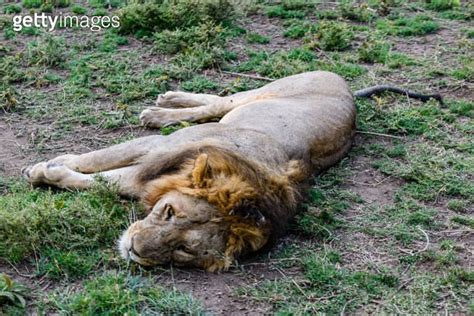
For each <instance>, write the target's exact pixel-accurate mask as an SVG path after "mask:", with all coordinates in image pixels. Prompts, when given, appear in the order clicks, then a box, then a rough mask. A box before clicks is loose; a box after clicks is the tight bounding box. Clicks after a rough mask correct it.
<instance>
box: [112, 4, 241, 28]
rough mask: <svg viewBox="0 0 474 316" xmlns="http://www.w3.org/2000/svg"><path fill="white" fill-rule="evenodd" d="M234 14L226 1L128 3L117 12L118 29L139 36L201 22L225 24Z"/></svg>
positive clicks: (233, 10) (186, 26) (231, 6)
mask: <svg viewBox="0 0 474 316" xmlns="http://www.w3.org/2000/svg"><path fill="white" fill-rule="evenodd" d="M235 14H236V11H235V7H234V5H232V4H231V2H230V1H229V0H203V1H200V3H199V5H196V3H195V2H194V1H193V0H177V1H167V2H164V3H162V4H159V3H155V2H153V1H145V3H135V2H132V3H130V4H129V5H127V6H125V7H123V8H122V9H120V11H119V16H120V30H121V31H122V32H124V33H131V34H136V35H140V36H144V35H151V34H152V33H153V32H159V31H163V30H175V29H177V28H181V29H186V28H188V27H192V26H196V25H199V24H202V23H204V22H214V23H216V24H218V23H229V22H230V21H231V19H232V17H234V16H235Z"/></svg>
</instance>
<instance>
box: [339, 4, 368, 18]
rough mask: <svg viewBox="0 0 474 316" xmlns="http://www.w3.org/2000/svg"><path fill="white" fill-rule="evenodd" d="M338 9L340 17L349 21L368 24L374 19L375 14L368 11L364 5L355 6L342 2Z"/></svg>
mask: <svg viewBox="0 0 474 316" xmlns="http://www.w3.org/2000/svg"><path fill="white" fill-rule="evenodd" d="M339 9H340V11H341V16H342V17H344V18H346V19H349V20H353V21H357V22H370V21H371V20H373V19H374V18H375V14H374V13H373V11H370V10H369V6H368V5H367V4H366V3H362V4H355V3H350V2H346V3H344V2H343V3H342V4H341V5H340V6H339Z"/></svg>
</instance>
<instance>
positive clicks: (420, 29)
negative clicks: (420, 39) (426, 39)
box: [377, 15, 440, 37]
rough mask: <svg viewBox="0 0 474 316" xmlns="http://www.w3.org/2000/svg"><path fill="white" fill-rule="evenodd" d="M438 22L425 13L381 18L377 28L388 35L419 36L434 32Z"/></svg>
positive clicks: (436, 29)
mask: <svg viewBox="0 0 474 316" xmlns="http://www.w3.org/2000/svg"><path fill="white" fill-rule="evenodd" d="M439 28H440V26H439V24H438V23H436V22H435V21H433V19H432V18H431V17H429V16H427V15H417V16H415V17H400V18H397V19H394V20H387V19H381V20H378V21H377V29H378V30H379V31H381V32H383V33H386V34H389V35H398V36H403V37H407V36H420V35H426V34H431V33H435V32H436V31H438V29H439Z"/></svg>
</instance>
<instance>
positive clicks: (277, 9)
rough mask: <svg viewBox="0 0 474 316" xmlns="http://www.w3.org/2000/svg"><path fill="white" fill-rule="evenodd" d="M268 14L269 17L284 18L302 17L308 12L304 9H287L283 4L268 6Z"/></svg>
mask: <svg viewBox="0 0 474 316" xmlns="http://www.w3.org/2000/svg"><path fill="white" fill-rule="evenodd" d="M266 13H267V16H268V17H269V18H275V17H277V18H282V19H302V18H304V17H305V15H306V13H305V11H303V10H296V9H287V8H285V6H283V5H276V6H270V7H268V8H267V12H266Z"/></svg>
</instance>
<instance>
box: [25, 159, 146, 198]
mask: <svg viewBox="0 0 474 316" xmlns="http://www.w3.org/2000/svg"><path fill="white" fill-rule="evenodd" d="M137 168H138V166H129V167H124V168H119V169H114V170H109V171H106V172H100V173H94V174H83V173H80V172H76V171H73V170H71V169H69V168H68V167H66V166H65V165H63V164H59V163H54V162H48V163H46V162H42V163H39V164H36V165H35V166H33V167H32V168H31V169H30V170H29V171H28V172H27V173H24V176H25V177H26V178H27V180H28V182H30V183H31V184H34V185H38V184H48V185H52V186H56V187H59V188H62V189H80V190H82V189H87V188H89V187H91V186H92V185H93V184H94V182H95V181H96V179H97V178H103V179H105V180H106V181H108V182H109V183H112V184H116V185H118V188H119V192H120V194H122V195H127V196H138V194H139V193H140V191H141V190H140V188H139V187H138V185H137V182H135V181H134V177H135V175H136V174H137Z"/></svg>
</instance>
